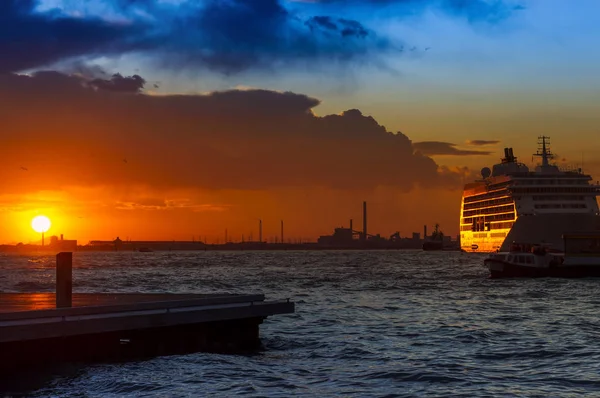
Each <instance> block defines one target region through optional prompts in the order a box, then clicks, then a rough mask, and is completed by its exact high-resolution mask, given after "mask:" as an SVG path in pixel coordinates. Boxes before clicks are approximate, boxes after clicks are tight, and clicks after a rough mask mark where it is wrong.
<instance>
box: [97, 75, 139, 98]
mask: <svg viewBox="0 0 600 398" xmlns="http://www.w3.org/2000/svg"><path fill="white" fill-rule="evenodd" d="M144 84H146V80H144V79H143V78H142V77H141V76H139V75H133V76H126V77H123V76H121V74H120V73H116V74H114V75H112V77H111V78H110V79H98V78H97V79H94V80H92V81H91V82H89V85H90V86H92V87H95V88H97V89H99V90H108V91H114V92H120V93H139V92H141V91H142V89H143V88H144Z"/></svg>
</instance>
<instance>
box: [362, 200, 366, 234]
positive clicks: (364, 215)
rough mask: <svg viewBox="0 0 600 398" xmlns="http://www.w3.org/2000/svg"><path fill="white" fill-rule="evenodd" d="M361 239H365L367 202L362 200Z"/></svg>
mask: <svg viewBox="0 0 600 398" xmlns="http://www.w3.org/2000/svg"><path fill="white" fill-rule="evenodd" d="M363 239H364V240H367V202H363Z"/></svg>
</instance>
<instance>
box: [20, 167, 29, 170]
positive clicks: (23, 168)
mask: <svg viewBox="0 0 600 398" xmlns="http://www.w3.org/2000/svg"><path fill="white" fill-rule="evenodd" d="M21 170H23V171H29V169H27V167H23V166H21Z"/></svg>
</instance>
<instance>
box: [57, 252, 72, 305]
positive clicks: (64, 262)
mask: <svg viewBox="0 0 600 398" xmlns="http://www.w3.org/2000/svg"><path fill="white" fill-rule="evenodd" d="M72 293H73V253H71V252H61V253H58V254H57V255H56V308H65V307H71V304H72Z"/></svg>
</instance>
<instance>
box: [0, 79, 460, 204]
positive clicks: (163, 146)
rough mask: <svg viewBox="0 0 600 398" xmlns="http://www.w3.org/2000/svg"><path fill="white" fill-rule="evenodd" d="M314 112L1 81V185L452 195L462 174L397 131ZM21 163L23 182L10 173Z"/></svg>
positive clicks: (356, 116) (267, 100)
mask: <svg viewBox="0 0 600 398" xmlns="http://www.w3.org/2000/svg"><path fill="white" fill-rule="evenodd" d="M318 104H319V101H318V100H317V99H314V98H311V97H308V96H306V95H301V94H295V93H290V92H287V93H279V92H273V91H267V90H250V91H237V90H234V91H225V92H215V93H212V94H210V95H189V96H185V95H169V96H150V95H145V94H140V95H118V94H117V93H114V92H112V91H106V90H96V89H94V88H92V87H90V86H89V80H86V79H85V78H83V77H81V76H65V75H62V74H59V73H56V72H45V73H37V74H34V75H32V76H19V75H11V74H8V75H0V107H1V108H2V109H3V115H4V116H3V120H2V123H3V125H2V131H3V137H5V138H6V139H5V141H4V144H3V145H2V147H0V156H2V159H3V162H4V163H5V164H7V165H9V166H10V165H12V166H14V167H12V166H11V167H5V168H3V169H2V170H0V178H1V179H2V181H3V182H4V183H5V186H10V187H11V189H18V188H19V187H23V186H27V187H29V188H30V189H35V190H40V189H59V188H60V187H61V186H69V185H82V186H109V185H120V186H134V185H140V184H141V185H150V186H153V187H156V188H157V189H167V188H172V189H179V188H182V189H189V188H193V189H269V188H278V187H279V188H282V187H310V186H322V187H328V188H339V189H373V188H375V187H378V186H390V187H397V188H399V189H402V190H405V191H409V190H410V189H411V188H412V187H414V186H416V185H418V186H422V187H458V186H459V181H460V173H455V172H443V173H441V172H440V171H439V167H438V165H437V164H436V163H435V162H434V161H433V160H432V159H431V158H429V157H427V156H425V155H423V154H421V153H415V151H414V148H413V145H412V143H411V141H410V140H409V139H408V137H407V136H405V135H404V134H402V133H396V134H392V133H390V132H388V131H386V129H385V128H384V127H383V126H381V125H379V124H378V123H377V121H376V120H375V119H373V118H372V117H369V116H365V115H363V114H362V113H361V112H360V111H358V110H349V111H346V112H344V113H342V114H339V115H328V116H324V117H317V116H315V115H314V114H313V112H312V109H313V108H314V107H315V106H317V105H318ZM32 115H35V117H32ZM124 159H126V160H127V161H126V162H125V161H124ZM20 165H26V166H27V168H28V169H29V172H28V174H27V176H26V177H27V178H24V176H23V175H22V173H14V172H13V170H16V169H18V167H19V166H20ZM27 184H30V185H27ZM153 205H154V204H153Z"/></svg>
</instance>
